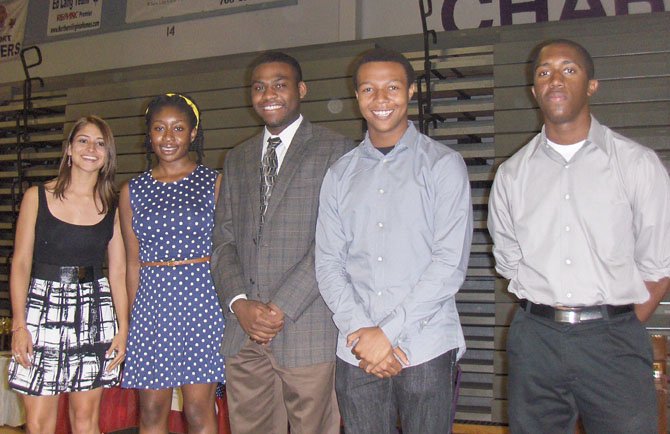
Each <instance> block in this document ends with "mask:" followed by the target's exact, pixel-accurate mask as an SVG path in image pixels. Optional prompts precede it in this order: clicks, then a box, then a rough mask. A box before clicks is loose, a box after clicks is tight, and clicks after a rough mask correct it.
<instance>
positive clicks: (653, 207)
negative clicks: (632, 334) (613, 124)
mask: <svg viewBox="0 0 670 434" xmlns="http://www.w3.org/2000/svg"><path fill="white" fill-rule="evenodd" d="M488 227H489V231H490V233H491V236H492V237H493V241H494V244H495V246H494V249H493V253H494V255H495V258H496V270H497V271H498V272H499V273H500V274H501V275H503V276H504V277H506V278H507V279H510V283H509V291H510V292H512V293H514V294H516V295H517V296H518V297H520V298H525V299H528V300H530V301H532V302H534V303H541V304H548V305H552V306H553V305H566V306H592V305H600V304H613V305H623V304H629V303H642V302H644V301H646V300H647V299H648V298H649V292H648V291H647V289H646V287H645V285H644V281H658V280H660V279H661V278H663V277H665V276H670V179H669V177H668V173H667V171H666V170H665V168H664V167H663V165H662V164H661V162H660V160H659V158H658V156H657V155H656V154H655V153H654V151H653V150H651V149H649V148H646V147H644V146H642V145H640V144H638V143H635V142H633V141H632V140H630V139H627V138H626V137H623V136H621V135H619V134H617V133H615V132H614V131H612V130H610V129H609V128H607V127H605V126H603V125H601V124H600V123H598V121H597V120H596V119H595V118H593V117H592V118H591V128H590V130H589V135H588V138H587V140H586V143H585V144H584V146H583V147H582V148H581V149H580V150H579V151H578V152H577V153H576V154H575V155H574V157H572V159H571V160H570V162H569V163H567V162H566V161H565V159H563V157H562V156H561V155H560V154H558V153H557V152H556V151H554V150H553V149H552V148H551V147H550V146H549V145H547V139H546V136H545V133H544V129H543V130H542V132H541V133H540V134H538V135H537V136H536V137H535V138H534V139H533V140H531V141H530V143H528V144H527V145H526V146H525V147H523V148H522V149H521V150H519V151H518V152H517V153H516V154H514V156H512V157H511V158H510V159H509V160H507V161H506V162H504V163H503V164H502V165H501V166H500V168H499V169H498V172H497V174H496V177H495V182H494V184H493V189H492V192H491V197H490V201H489V216H488Z"/></svg>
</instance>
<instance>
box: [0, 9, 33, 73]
mask: <svg viewBox="0 0 670 434" xmlns="http://www.w3.org/2000/svg"><path fill="white" fill-rule="evenodd" d="M27 16H28V0H13V1H9V2H7V1H5V2H0V62H5V61H8V60H14V59H18V58H19V53H20V52H21V44H23V33H24V31H25V29H26V17H27Z"/></svg>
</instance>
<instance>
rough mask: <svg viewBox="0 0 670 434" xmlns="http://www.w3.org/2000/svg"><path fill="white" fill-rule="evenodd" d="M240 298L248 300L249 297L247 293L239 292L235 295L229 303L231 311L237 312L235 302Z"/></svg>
mask: <svg viewBox="0 0 670 434" xmlns="http://www.w3.org/2000/svg"><path fill="white" fill-rule="evenodd" d="M240 299H242V300H248V298H247V294H238V295H236V296H235V297H233V299H232V300H230V304H228V310H229V311H230V312H231V313H235V311H234V310H233V303H235V302H236V301H237V300H240Z"/></svg>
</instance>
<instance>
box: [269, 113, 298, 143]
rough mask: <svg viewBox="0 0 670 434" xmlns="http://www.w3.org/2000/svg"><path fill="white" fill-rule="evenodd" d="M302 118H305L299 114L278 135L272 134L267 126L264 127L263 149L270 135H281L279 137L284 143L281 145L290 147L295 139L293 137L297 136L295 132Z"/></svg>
mask: <svg viewBox="0 0 670 434" xmlns="http://www.w3.org/2000/svg"><path fill="white" fill-rule="evenodd" d="M302 119H303V118H302V114H301V115H300V116H298V119H296V120H294V121H293V123H291V125H289V126H287V127H286V128H284V129H283V130H282V132H281V133H279V134H278V135H276V134H270V131H268V127H267V126H266V127H265V128H263V149H265V146H266V144H267V142H268V139H269V138H270V137H277V136H279V138H280V139H281V143H282V144H281V145H280V146H286V147H287V148H288V146H289V145H290V144H291V142H292V141H293V137H294V136H295V133H296V132H297V131H298V128H299V127H300V124H301V123H302Z"/></svg>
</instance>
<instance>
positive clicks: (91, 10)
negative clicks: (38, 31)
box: [47, 0, 118, 36]
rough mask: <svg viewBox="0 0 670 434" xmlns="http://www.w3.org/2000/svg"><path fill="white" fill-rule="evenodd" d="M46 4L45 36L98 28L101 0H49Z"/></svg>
mask: <svg viewBox="0 0 670 434" xmlns="http://www.w3.org/2000/svg"><path fill="white" fill-rule="evenodd" d="M115 1H118V0H115ZM47 3H48V4H49V21H48V23H47V36H60V35H65V34H68V33H76V32H83V31H87V30H95V29H99V28H100V17H101V16H102V0H49V1H48V2H47Z"/></svg>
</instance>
